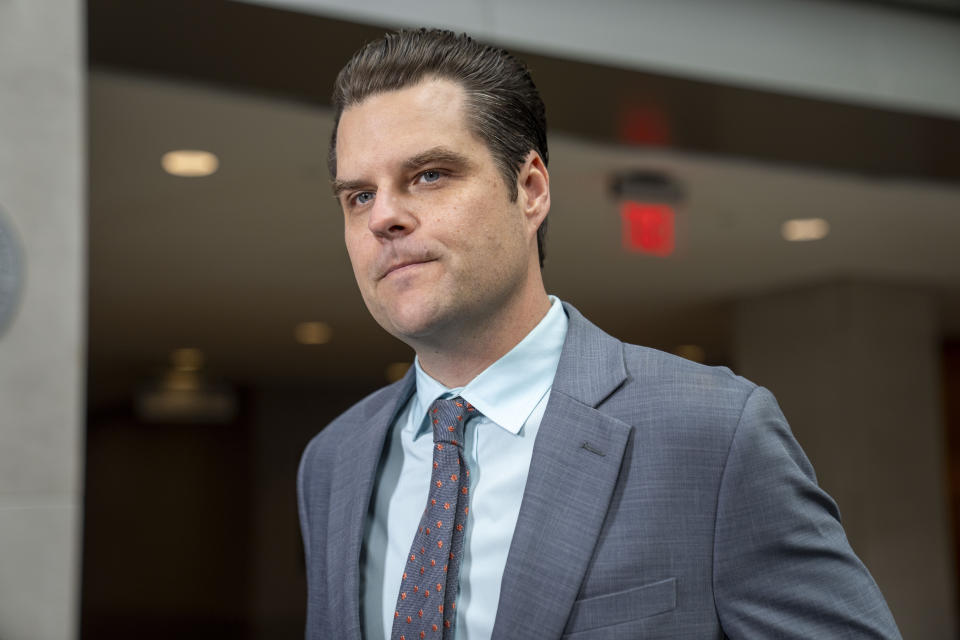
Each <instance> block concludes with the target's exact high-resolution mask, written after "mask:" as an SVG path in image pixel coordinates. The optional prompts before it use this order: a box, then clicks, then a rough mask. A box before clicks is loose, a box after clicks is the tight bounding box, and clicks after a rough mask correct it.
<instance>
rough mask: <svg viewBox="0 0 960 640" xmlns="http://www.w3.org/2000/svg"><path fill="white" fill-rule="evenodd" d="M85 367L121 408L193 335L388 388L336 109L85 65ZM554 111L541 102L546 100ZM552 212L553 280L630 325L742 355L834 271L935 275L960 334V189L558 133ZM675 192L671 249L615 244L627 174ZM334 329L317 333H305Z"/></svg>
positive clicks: (211, 350)
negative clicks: (764, 300) (743, 312)
mask: <svg viewBox="0 0 960 640" xmlns="http://www.w3.org/2000/svg"><path fill="white" fill-rule="evenodd" d="M88 92H89V114H88V117H89V150H90V164H89V171H90V175H89V199H90V207H89V218H90V224H89V251H90V253H89V268H90V273H89V286H90V307H89V309H90V311H89V314H90V315H89V336H90V341H89V354H88V355H89V362H90V386H91V394H92V398H91V400H92V402H93V403H94V404H97V403H108V402H111V401H114V400H116V399H118V398H121V397H124V396H126V395H128V394H129V393H130V391H131V390H132V389H133V388H134V386H135V385H137V384H139V383H141V382H143V381H144V380H146V379H147V378H148V377H149V376H151V375H153V374H156V373H157V372H159V371H160V370H161V369H162V368H163V367H164V366H165V365H166V363H167V361H168V357H169V352H170V351H171V350H172V349H175V348H178V347H197V348H200V349H202V350H203V351H204V352H205V354H206V356H207V363H208V367H209V369H210V371H212V372H213V373H214V374H216V375H217V376H220V377H222V378H225V379H226V380H229V381H232V382H236V383H240V384H258V383H262V382H263V381H280V380H282V381H287V382H298V381H299V382H304V383H310V384H316V383H317V382H320V383H322V384H325V385H329V386H337V385H341V384H344V385H356V384H370V385H371V386H372V385H375V384H377V383H379V382H381V381H382V379H383V371H384V369H385V367H386V366H387V365H388V364H389V363H391V362H395V361H404V360H410V359H411V356H412V354H411V353H410V351H409V349H408V348H407V347H406V346H404V345H403V344H401V343H399V342H397V341H396V340H394V339H393V338H391V337H390V336H388V335H386V334H385V333H384V332H383V331H382V330H380V329H379V327H377V326H376V324H375V323H374V322H373V321H372V320H371V319H370V318H369V316H368V314H367V313H366V310H365V309H364V307H363V303H362V300H361V299H360V296H359V294H358V292H357V290H356V285H355V283H354V281H353V276H352V272H351V270H350V266H349V263H348V260H347V256H346V252H345V250H344V248H343V242H342V221H341V214H340V211H339V207H338V206H337V204H336V202H335V201H334V200H333V199H332V198H331V196H330V194H329V188H328V184H327V176H326V164H325V156H326V145H327V141H328V139H329V135H330V113H329V111H328V109H326V108H324V107H319V106H311V105H307V104H304V103H302V102H298V101H290V100H284V99H281V98H275V97H266V96H263V95H256V94H249V93H244V92H239V91H232V90H226V89H223V88H219V87H216V86H213V85H207V84H201V83H196V82H194V83H188V82H178V81H173V80H169V79H161V78H158V77H150V76H146V75H133V74H129V73H120V72H116V71H108V70H105V69H96V68H95V69H93V70H91V72H90V75H89V87H88ZM548 106H549V104H548ZM550 144H551V149H550V157H551V165H550V172H551V183H552V191H553V198H552V200H553V203H554V204H553V209H552V211H551V214H550V219H551V223H550V234H549V241H548V259H547V266H546V270H545V277H546V281H547V285H548V289H549V291H550V292H552V293H555V294H557V295H558V296H560V297H561V298H563V299H565V300H568V301H570V302H572V303H574V304H575V305H576V306H578V307H579V308H580V309H581V310H582V311H584V312H585V313H586V314H587V315H588V317H590V318H591V319H593V320H594V321H595V322H596V323H597V324H599V325H600V326H601V327H603V328H605V329H607V330H608V331H610V332H611V333H613V334H615V335H617V336H618V337H621V338H624V339H627V340H630V341H634V342H639V343H643V344H648V345H652V346H657V347H661V348H667V349H672V348H674V347H675V346H676V345H679V344H683V343H696V344H699V345H701V346H702V347H703V348H704V349H705V350H706V353H707V359H708V360H711V361H727V360H729V359H730V358H731V347H730V340H729V336H730V323H731V309H732V306H733V305H734V304H735V302H736V300H738V299H741V298H744V297H750V296H755V295H762V294H764V293H766V292H772V291H777V290H783V289H789V288H795V287H801V286H806V285H809V284H816V283H821V282H827V281H834V280H867V281H871V282H888V283H895V284H902V285H904V286H911V287H922V288H925V289H928V290H930V291H931V292H932V294H933V295H935V296H936V298H937V300H938V301H939V302H940V305H941V309H942V321H943V325H944V333H945V335H953V336H960V258H958V251H957V248H956V247H957V244H958V240H960V185H957V184H956V183H951V182H936V183H933V182H929V183H928V182H922V181H920V180H898V179H895V178H890V177H885V178H884V177H876V176H874V177H869V176H863V175H857V174H854V173H850V172H828V171H819V170H812V169H809V168H801V167H797V166H791V165H787V164H770V163H761V162H759V161H748V160H742V159H732V158H730V157H721V156H716V155H705V154H700V155H697V154H692V153H680V152H676V151H667V150H663V149H653V148H643V147H627V146H622V145H618V144H614V143H610V142H603V143H598V142H594V141H589V140H587V139H584V138H576V137H573V136H569V135H567V136H565V135H563V134H558V133H554V134H552V135H551V141H550ZM179 148H189V149H205V150H209V151H212V152H214V153H216V154H217V156H219V158H220V169H219V171H218V172H217V173H216V174H214V175H213V176H211V177H208V178H177V177H173V176H170V175H167V174H165V173H164V172H163V171H162V169H161V167H160V157H161V156H162V154H163V153H165V152H167V151H170V150H172V149H179ZM635 169H654V170H660V171H663V172H666V173H668V174H670V175H671V176H672V177H674V178H675V179H676V180H678V181H679V182H680V183H682V185H683V188H684V191H685V193H686V197H685V200H684V202H683V205H682V208H681V210H680V224H679V226H678V250H677V252H676V253H675V254H674V255H673V256H671V257H669V258H652V257H647V256H643V255H640V254H636V253H631V252H628V251H625V250H624V249H622V244H621V239H620V234H621V222H620V218H619V213H618V208H617V203H616V202H615V200H614V199H613V198H612V197H611V196H610V195H609V182H610V176H611V175H612V174H614V173H616V172H618V171H624V170H635ZM812 216H819V217H823V218H826V219H827V220H828V221H829V222H830V225H831V233H830V235H829V236H827V237H826V238H825V239H824V240H821V241H817V242H806V243H787V242H785V241H784V240H783V239H782V238H781V237H780V224H781V223H782V222H783V221H784V220H787V219H790V218H795V217H812ZM306 320H322V321H324V322H326V323H328V324H329V325H331V327H332V329H333V338H332V340H331V341H330V342H329V343H328V344H325V345H315V346H304V345H301V344H298V343H297V342H296V341H295V340H294V327H295V325H296V324H297V323H299V322H302V321H306Z"/></svg>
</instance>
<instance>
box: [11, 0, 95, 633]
mask: <svg viewBox="0 0 960 640" xmlns="http://www.w3.org/2000/svg"><path fill="white" fill-rule="evenodd" d="M81 12H82V3H81V2H79V1H78V0H4V1H3V2H0V209H3V210H4V212H5V217H6V218H7V219H8V220H9V221H10V222H12V226H13V227H14V229H15V233H16V236H18V244H19V245H20V246H21V248H22V250H23V251H22V254H23V256H24V258H25V260H24V262H25V269H24V273H25V276H24V284H23V288H22V293H21V296H20V301H19V304H18V305H17V307H16V312H15V314H14V315H13V317H12V322H11V323H10V324H9V326H8V327H7V330H6V331H5V332H4V333H3V335H0V638H3V639H4V640H28V639H36V638H42V639H43V640H61V639H66V638H74V637H76V635H77V628H78V624H77V622H78V604H79V568H80V566H79V565H80V525H81V505H82V497H81V493H82V488H81V483H82V457H83V437H82V435H83V419H82V415H83V411H82V406H83V395H82V384H83V383H82V378H83V370H84V353H83V344H84V334H83V314H84V312H83V299H84V268H85V266H84V249H83V246H84V170H83V165H84V162H85V157H84V133H83V130H84V117H83V100H84V90H83V85H84V74H85V70H84V65H83V46H82V41H83V37H82V34H83V31H82V29H83V26H82V25H83V22H82V15H81ZM3 268H4V269H5V270H6V271H7V272H6V273H4V274H0V277H8V278H9V276H10V272H11V270H10V268H9V265H7V266H5V267H3Z"/></svg>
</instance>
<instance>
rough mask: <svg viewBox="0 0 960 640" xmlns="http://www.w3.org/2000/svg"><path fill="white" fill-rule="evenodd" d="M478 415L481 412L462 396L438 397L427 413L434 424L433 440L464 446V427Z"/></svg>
mask: <svg viewBox="0 0 960 640" xmlns="http://www.w3.org/2000/svg"><path fill="white" fill-rule="evenodd" d="M477 415H480V412H479V411H477V410H476V409H475V408H473V406H472V405H471V404H470V403H469V402H467V401H466V400H464V399H463V398H461V397H460V396H457V397H456V398H437V399H436V400H435V401H434V403H433V404H432V405H431V406H430V411H429V412H428V414H427V418H429V420H430V424H431V425H432V426H433V441H434V442H449V443H451V444H454V445H459V446H462V445H463V427H464V426H465V425H466V424H467V421H468V420H469V419H470V418H472V417H473V416H477Z"/></svg>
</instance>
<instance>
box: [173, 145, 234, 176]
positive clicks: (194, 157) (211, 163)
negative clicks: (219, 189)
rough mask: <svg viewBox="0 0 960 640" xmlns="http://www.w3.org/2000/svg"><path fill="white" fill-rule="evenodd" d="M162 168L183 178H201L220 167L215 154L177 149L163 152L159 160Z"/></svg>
mask: <svg viewBox="0 0 960 640" xmlns="http://www.w3.org/2000/svg"><path fill="white" fill-rule="evenodd" d="M160 164H161V165H163V170H164V171H166V172H167V173H169V174H172V175H175V176H181V177H184V178H202V177H203V176H209V175H210V174H212V173H215V172H216V170H217V169H218V168H219V167H220V161H219V160H218V159H217V156H215V155H213V154H212V153H210V152H209V151H198V150H195V149H178V150H177V151H168V152H167V153H165V154H163V158H162V159H161V160H160Z"/></svg>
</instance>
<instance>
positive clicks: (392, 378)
mask: <svg viewBox="0 0 960 640" xmlns="http://www.w3.org/2000/svg"><path fill="white" fill-rule="evenodd" d="M409 368H410V363H409V362H391V363H390V364H388V365H387V369H386V371H384V373H385V374H386V376H387V381H388V382H396V381H397V380H399V379H400V378H402V377H403V376H405V375H406V374H407V369H409Z"/></svg>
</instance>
